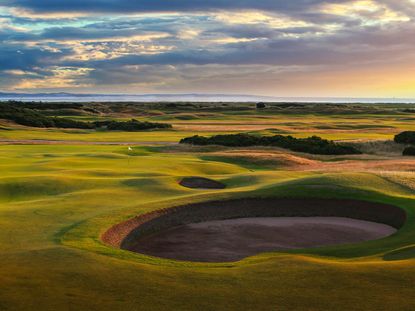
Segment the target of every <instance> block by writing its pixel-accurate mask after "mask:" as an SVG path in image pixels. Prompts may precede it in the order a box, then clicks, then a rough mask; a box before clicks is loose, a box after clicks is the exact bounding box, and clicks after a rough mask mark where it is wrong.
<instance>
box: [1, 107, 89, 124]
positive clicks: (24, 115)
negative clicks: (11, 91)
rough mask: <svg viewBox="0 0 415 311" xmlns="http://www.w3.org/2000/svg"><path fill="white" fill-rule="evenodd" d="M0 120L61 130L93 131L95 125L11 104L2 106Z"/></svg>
mask: <svg viewBox="0 0 415 311" xmlns="http://www.w3.org/2000/svg"><path fill="white" fill-rule="evenodd" d="M0 119H7V120H11V121H14V122H16V123H17V124H21V125H26V126H33V127H59V128H80V129H91V128H94V125H93V124H92V123H89V122H82V121H75V120H72V119H68V118H57V117H49V116H45V115H43V114H41V113H40V112H38V111H36V110H33V109H29V108H24V107H18V106H17V105H13V104H10V103H1V104H0Z"/></svg>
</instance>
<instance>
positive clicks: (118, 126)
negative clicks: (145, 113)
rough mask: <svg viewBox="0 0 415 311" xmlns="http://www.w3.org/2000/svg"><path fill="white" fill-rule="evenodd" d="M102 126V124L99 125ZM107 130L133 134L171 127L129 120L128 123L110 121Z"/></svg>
mask: <svg viewBox="0 0 415 311" xmlns="http://www.w3.org/2000/svg"><path fill="white" fill-rule="evenodd" d="M101 124H102V123H101ZM106 126H107V129H108V130H110V131H127V132H135V131H142V130H148V129H156V128H164V129H165V128H171V127H172V126H171V125H170V124H167V123H154V122H147V121H144V122H141V121H137V120H135V119H131V120H130V121H122V122H118V121H110V122H109V123H107V125H106Z"/></svg>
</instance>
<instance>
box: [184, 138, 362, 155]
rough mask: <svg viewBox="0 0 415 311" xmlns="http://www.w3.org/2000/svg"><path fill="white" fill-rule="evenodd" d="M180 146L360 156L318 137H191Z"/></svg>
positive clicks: (353, 151)
mask: <svg viewBox="0 0 415 311" xmlns="http://www.w3.org/2000/svg"><path fill="white" fill-rule="evenodd" d="M180 143H181V144H192V145H201V146H205V145H221V146H228V147H250V146H275V147H281V148H285V149H289V150H292V151H298V152H305V153H311V154H327V155H344V154H361V152H360V151H359V150H357V149H356V148H354V147H352V146H346V145H341V144H338V143H335V142H333V141H330V140H326V139H322V138H320V137H318V136H312V137H308V138H295V137H292V136H283V135H275V136H254V135H249V134H231V135H216V136H212V137H203V136H198V135H196V136H192V137H187V138H183V139H182V140H181V141H180Z"/></svg>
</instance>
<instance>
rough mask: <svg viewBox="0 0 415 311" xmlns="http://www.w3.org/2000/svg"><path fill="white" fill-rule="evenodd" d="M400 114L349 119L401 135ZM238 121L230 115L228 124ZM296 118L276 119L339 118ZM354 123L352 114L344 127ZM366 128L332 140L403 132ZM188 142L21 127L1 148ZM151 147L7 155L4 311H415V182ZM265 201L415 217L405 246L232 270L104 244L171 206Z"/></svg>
mask: <svg viewBox="0 0 415 311" xmlns="http://www.w3.org/2000/svg"><path fill="white" fill-rule="evenodd" d="M265 117H267V118H268V117H269V116H268V115H266V116H265ZM354 117H355V118H357V119H353V118H354ZM395 117H396V116H395V115H394V116H391V117H387V116H384V115H383V116H378V117H376V118H375V117H374V118H373V119H371V116H365V115H359V116H358V117H356V116H350V122H351V123H358V122H360V121H361V118H364V119H365V120H366V121H365V122H364V123H362V124H368V122H370V120H372V121H371V122H378V119H382V118H383V119H384V120H382V123H383V124H389V125H391V126H394V127H396V128H397V129H398V130H401V129H404V128H406V127H408V126H409V123H405V122H406V121H405V120H403V121H402V120H400V121H399V122H403V123H402V124H398V123H397V122H398V121H396V120H395V119H394V118H395ZM212 118H213V117H212ZM235 118H237V117H235V115H230V116H228V115H225V116H224V119H225V121H226V122H229V121H230V120H233V121H235V120H236V119H235ZM244 118H246V120H253V119H255V118H256V117H255V116H249V115H245V117H244ZM288 118H291V117H285V119H279V117H278V116H272V117H271V119H272V120H273V122H274V121H275V122H281V123H284V122H289V121H290V122H294V121H295V122H300V123H302V124H303V125H304V126H305V125H306V124H307V123H310V124H313V122H314V121H316V122H317V121H318V122H319V123H321V122H322V119H324V120H329V122H330V123H332V124H335V123H336V122H337V121H336V120H338V119H339V118H340V117H339V118H336V117H333V118H329V117H328V116H315V117H310V119H303V117H302V116H298V115H297V116H296V115H293V116H292V118H291V119H292V120H288ZM348 118H349V117H346V116H341V119H342V120H343V121H344V122H347V120H346V119H348ZM294 119H295V120H294ZM317 119H318V120H317ZM246 120H244V121H243V122H242V121H241V122H239V123H245V122H247V121H246ZM255 120H257V121H258V119H255ZM301 120H302V121H301ZM368 120H369V121H368ZM181 121H183V120H181ZM194 121H197V122H199V121H200V119H197V120H194V119H192V120H191V122H194ZM214 121H215V122H216V121H217V120H214ZM343 121H342V122H343ZM183 122H185V121H183ZM408 122H409V121H408ZM379 128H380V127H379ZM343 130H344V129H343ZM355 130H356V126H354V125H353V131H348V130H345V132H339V133H336V132H333V131H332V130H327V132H324V133H323V134H324V135H326V136H324V135H321V136H322V137H325V138H330V139H340V138H341V139H344V138H371V137H372V138H377V139H378V138H386V137H390V136H391V135H392V134H391V133H387V132H381V131H380V130H378V129H377V128H367V127H365V129H363V130H362V129H361V130H360V131H357V132H355ZM362 131H363V132H362ZM202 132H203V131H201V133H202ZM228 132H229V131H228ZM189 133H192V131H180V130H176V131H161V132H159V131H154V132H143V133H122V132H114V133H105V132H85V133H84V132H72V131H69V132H68V131H60V130H33V129H23V128H20V129H16V128H15V129H13V130H7V131H3V130H0V138H9V139H35V138H37V139H39V138H43V139H44V138H47V139H59V140H86V141H95V140H96V141H130V140H131V141H143V142H144V141H148V142H157V141H158V142H160V141H177V140H178V139H179V138H181V137H185V136H189ZM206 133H207V132H203V134H204V135H207V134H206ZM209 133H210V132H209ZM212 133H213V132H212ZM362 133H363V134H362ZM192 134H194V133H192ZM309 134H310V132H309V131H307V132H305V131H303V132H302V131H301V130H298V131H297V133H296V135H298V136H302V135H304V136H307V135H309ZM313 134H316V135H320V134H321V133H317V132H316V133H314V132H313ZM327 136H330V137H327ZM143 145H145V144H139V146H137V147H134V148H133V150H132V151H128V149H127V147H126V146H97V145H1V146H0V171H1V175H0V310H33V309H38V310H414V309H415V301H414V299H412V297H413V296H414V294H415V289H414V286H413V284H415V251H414V249H415V248H414V245H415V193H414V191H413V189H412V188H411V187H409V186H408V185H411V183H410V182H411V181H410V179H411V176H412V175H405V179H404V181H403V182H402V183H399V182H398V181H399V175H398V174H396V175H393V176H388V175H383V174H377V173H364V172H362V173H352V172H335V173H325V172H302V171H285V170H283V169H276V168H275V167H270V166H268V165H267V163H255V164H254V165H252V164H251V163H247V162H246V161H244V160H241V161H240V160H238V159H237V160H232V161H227V159H223V158H219V159H218V158H211V157H210V158H209V157H208V158H206V156H201V155H200V154H192V153H190V152H181V153H173V152H171V153H170V152H162V151H163V149H162V148H151V147H148V146H143ZM184 176H205V177H209V178H214V179H217V180H220V181H222V182H224V183H226V184H227V186H228V187H227V188H226V189H224V190H213V191H208V190H200V189H199V190H197V189H188V188H184V187H181V186H180V185H179V184H178V181H179V180H180V178H182V177H184ZM392 177H393V178H392ZM252 196H275V197H287V196H288V197H312V196H316V197H327V198H328V197H336V198H353V199H361V200H369V201H375V202H383V203H389V204H394V205H397V206H399V207H401V208H403V209H405V210H406V211H407V213H408V221H407V223H406V225H405V226H404V227H403V228H402V229H401V230H400V231H399V232H398V233H396V234H395V235H393V236H390V237H388V238H385V239H381V240H377V241H369V242H365V243H361V244H355V245H344V246H337V247H325V248H318V249H310V250H307V251H304V250H296V251H291V252H286V253H267V254H259V255H257V256H253V257H250V258H246V259H244V260H242V261H240V262H236V263H226V264H205V263H203V264H202V263H189V262H179V261H173V260H167V259H159V258H153V257H149V256H145V255H140V254H136V253H131V252H128V251H123V250H119V249H113V248H111V247H108V246H106V245H104V244H103V243H102V242H101V241H100V238H99V237H100V234H101V233H102V232H104V231H105V230H106V229H107V228H108V227H110V226H111V225H113V224H115V223H118V222H120V221H122V220H126V219H128V218H130V217H134V216H136V215H138V214H141V213H145V212H149V211H152V210H155V209H158V208H164V207H169V206H174V205H177V204H184V203H190V202H198V201H206V200H213V199H214V200H218V199H222V198H223V199H224V198H236V197H252Z"/></svg>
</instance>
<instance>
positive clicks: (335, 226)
mask: <svg viewBox="0 0 415 311" xmlns="http://www.w3.org/2000/svg"><path fill="white" fill-rule="evenodd" d="M395 232H396V229H395V228H393V227H391V226H389V225H384V224H379V223H374V222H369V221H363V220H356V219H351V218H343V217H255V218H238V219H228V220H214V221H207V222H202V223H193V224H187V225H184V226H179V227H174V228H171V229H169V230H165V231H162V232H159V233H156V234H153V235H150V236H147V237H144V238H142V239H139V240H138V241H137V243H135V245H133V246H131V247H130V248H129V249H130V250H132V251H135V252H138V253H143V254H147V255H152V256H157V257H162V258H169V259H177V260H187V261H198V262H229V261H237V260H240V259H243V258H245V257H249V256H253V255H255V254H258V253H263V252H270V251H284V250H289V249H298V248H310V247H318V246H328V245H338V244H347V243H358V242H362V241H367V240H375V239H380V238H383V237H386V236H389V235H391V234H393V233H395Z"/></svg>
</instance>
